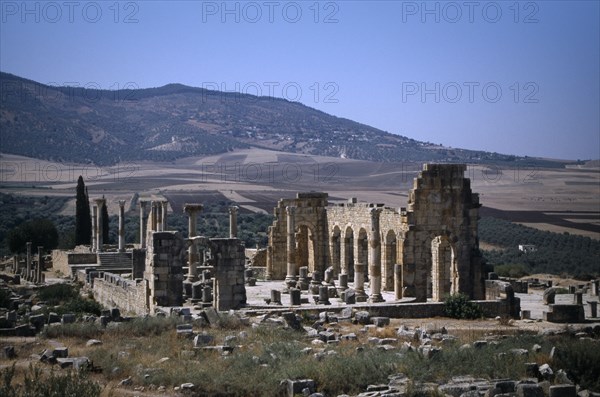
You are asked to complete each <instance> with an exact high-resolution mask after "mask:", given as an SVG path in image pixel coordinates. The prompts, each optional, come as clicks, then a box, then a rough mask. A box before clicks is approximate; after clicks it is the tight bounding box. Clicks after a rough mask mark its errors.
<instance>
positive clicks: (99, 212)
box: [95, 198, 106, 252]
mask: <svg viewBox="0 0 600 397" xmlns="http://www.w3.org/2000/svg"><path fill="white" fill-rule="evenodd" d="M95 201H96V206H97V207H98V210H97V214H96V215H97V220H96V245H97V247H96V252H102V249H103V248H104V247H103V246H104V242H103V241H102V208H103V207H104V205H105V204H106V199H103V198H99V199H96V200H95Z"/></svg>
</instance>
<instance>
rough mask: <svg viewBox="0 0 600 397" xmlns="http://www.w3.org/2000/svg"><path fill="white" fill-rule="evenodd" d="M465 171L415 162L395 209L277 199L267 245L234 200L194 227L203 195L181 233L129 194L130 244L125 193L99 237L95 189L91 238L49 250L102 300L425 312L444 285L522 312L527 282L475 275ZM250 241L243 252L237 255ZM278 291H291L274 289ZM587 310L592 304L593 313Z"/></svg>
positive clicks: (162, 202)
mask: <svg viewBox="0 0 600 397" xmlns="http://www.w3.org/2000/svg"><path fill="white" fill-rule="evenodd" d="M465 171H466V166H465V165H462V164H425V165H424V167H423V170H422V171H421V172H420V173H419V174H418V176H417V177H416V178H415V179H414V183H413V187H412V188H411V189H410V191H409V192H408V203H407V206H406V207H405V208H404V207H402V208H391V207H387V206H385V205H384V204H376V203H359V202H357V200H356V199H350V200H348V202H344V203H340V202H334V203H331V202H329V200H328V194H327V193H322V192H307V193H298V194H297V195H296V197H295V198H282V199H280V200H279V202H278V203H277V206H276V207H275V209H274V216H275V219H274V221H273V224H272V225H271V226H269V228H268V239H269V243H268V246H267V247H266V248H262V249H259V248H258V247H257V249H245V248H244V244H243V242H242V241H241V240H239V239H238V238H237V235H238V229H237V214H238V208H237V207H231V208H230V210H229V227H230V229H229V238H211V237H210V236H198V235H197V230H196V222H197V218H198V217H199V216H201V215H202V210H203V205H202V204H200V203H187V204H185V205H184V206H183V208H182V210H183V212H184V213H185V214H186V215H187V216H188V229H189V230H188V238H183V236H182V235H181V232H180V231H176V230H169V226H168V222H167V215H168V211H169V210H170V207H169V202H168V201H167V200H166V198H164V197H163V196H160V195H158V194H154V195H151V196H146V197H137V196H136V197H137V198H138V199H137V204H138V206H139V211H140V244H136V245H132V244H129V245H127V244H126V241H125V234H124V217H125V208H124V207H125V202H124V201H122V200H121V201H119V202H118V204H119V234H118V236H119V239H118V245H115V246H111V245H108V244H105V243H104V242H103V241H102V225H101V222H100V221H99V219H100V216H99V214H101V211H102V207H103V206H105V205H106V200H105V199H104V198H98V199H95V200H93V203H94V205H93V211H92V231H93V241H92V244H91V245H90V246H89V247H87V246H80V247H78V248H77V249H76V250H74V251H69V252H65V251H60V250H56V251H54V252H53V257H52V261H53V266H54V268H55V269H58V270H61V271H62V272H63V273H64V274H70V275H72V276H74V277H76V278H78V279H79V280H80V281H82V282H85V283H86V284H87V285H88V287H89V288H90V289H91V290H92V291H93V293H94V296H95V298H96V299H97V300H98V301H99V302H100V303H102V304H103V305H104V306H106V307H114V308H119V309H121V310H122V311H123V312H126V313H131V314H137V315H143V314H155V313H159V312H168V311H169V310H172V308H177V307H182V306H190V307H193V308H194V309H198V310H202V309H205V308H213V309H216V310H217V311H227V310H231V309H241V308H246V309H258V310H264V309H265V308H276V307H277V306H281V305H288V304H289V306H290V307H294V310H301V309H307V310H310V309H311V307H314V306H315V305H338V306H339V305H340V304H341V305H356V304H359V305H362V306H361V307H363V308H364V310H369V311H370V312H371V313H373V314H377V315H380V316H388V317H402V316H407V317H429V316H441V315H444V311H443V310H444V309H443V304H442V303H441V302H442V301H443V300H444V299H445V298H446V297H447V296H448V295H450V294H454V293H463V294H466V295H467V296H468V297H469V298H470V299H472V300H474V301H477V304H478V305H479V306H480V307H481V308H482V310H483V312H484V313H485V314H486V315H487V316H497V315H500V316H503V317H504V316H506V317H514V318H517V317H519V316H520V315H522V316H526V315H529V313H521V310H520V301H519V298H518V297H516V296H515V293H523V292H525V293H526V292H527V283H525V285H524V286H523V283H522V282H507V281H503V280H498V277H497V276H496V275H495V274H494V273H490V274H489V275H488V276H489V278H488V279H487V280H486V279H485V277H484V274H485V269H484V265H483V263H482V258H481V256H480V252H479V241H478V234H477V233H478V229H477V221H478V217H479V207H480V204H479V196H478V195H477V194H476V193H473V192H472V191H471V187H470V181H469V179H467V178H465V177H464V173H465ZM132 205H133V202H132ZM147 210H148V211H147ZM249 252H253V255H254V257H253V258H246V254H247V253H249ZM40 257H41V258H42V261H41V262H42V264H41V265H39V264H38V265H35V264H34V262H33V261H32V259H31V258H32V255H31V247H30V246H28V255H27V260H26V261H23V264H22V265H21V262H19V261H18V260H17V259H16V260H15V266H14V267H15V269H16V272H15V273H18V274H19V275H20V276H21V277H23V278H25V279H26V280H28V281H32V282H38V283H39V282H43V273H42V271H41V270H40V269H43V256H41V255H40ZM38 262H39V261H38ZM40 274H41V275H40ZM268 280H275V281H277V280H280V281H278V282H277V283H276V284H269V287H268V288H269V289H268V290H267V294H268V293H269V291H270V295H265V296H264V297H263V298H262V299H264V302H265V303H264V304H257V303H256V294H254V295H253V296H254V299H255V301H253V303H252V305H251V306H250V305H249V303H248V297H247V288H254V287H258V286H259V285H258V284H260V283H264V282H266V281H268ZM275 285H278V287H275ZM594 287H595V288H596V290H597V289H598V286H597V285H594ZM282 293H283V294H284V297H285V295H288V296H289V298H288V297H285V299H284V300H282ZM596 296H597V295H596ZM385 300H387V302H386V301H385ZM579 300H581V299H579ZM592 300H593V299H592ZM259 301H260V298H259ZM593 301H594V302H595V300H593ZM288 302H289V303H288ZM575 303H576V305H575V306H581V302H579V301H577V302H575ZM588 306H590V308H591V307H592V305H591V304H590V303H589V302H588ZM550 309H551V310H550V311H551V312H552V314H549V315H547V317H548V319H550V318H555V319H556V320H557V321H561V320H562V319H563V318H564V317H565V315H561V314H560V313H559V312H560V311H561V309H563V308H562V307H560V306H557V305H554V306H552V307H550ZM566 309H568V310H570V311H572V309H573V307H566ZM595 309H596V305H595V303H594V305H593V312H592V313H593V314H594V315H596V310H595ZM590 310H592V309H590ZM581 313H582V311H581V309H580V308H577V313H576V315H572V316H568V317H569V319H572V318H576V319H578V320H581Z"/></svg>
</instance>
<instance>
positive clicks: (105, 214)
mask: <svg viewBox="0 0 600 397" xmlns="http://www.w3.org/2000/svg"><path fill="white" fill-rule="evenodd" d="M102 198H104V196H102ZM102 241H103V243H104V244H109V243H110V241H108V209H107V208H106V202H104V205H103V206H102Z"/></svg>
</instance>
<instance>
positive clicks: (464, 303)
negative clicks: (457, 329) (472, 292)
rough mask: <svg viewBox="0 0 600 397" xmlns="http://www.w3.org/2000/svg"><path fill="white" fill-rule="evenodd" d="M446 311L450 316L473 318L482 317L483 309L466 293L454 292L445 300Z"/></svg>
mask: <svg viewBox="0 0 600 397" xmlns="http://www.w3.org/2000/svg"><path fill="white" fill-rule="evenodd" d="M444 311H445V312H446V315H447V316H448V317H452V318H459V319H467V320H473V319H476V318H481V317H482V316H483V311H482V310H481V308H480V307H479V306H477V304H476V303H474V302H471V301H470V300H469V297H468V296H466V295H464V294H453V295H450V296H448V297H447V298H446V300H445V301H444Z"/></svg>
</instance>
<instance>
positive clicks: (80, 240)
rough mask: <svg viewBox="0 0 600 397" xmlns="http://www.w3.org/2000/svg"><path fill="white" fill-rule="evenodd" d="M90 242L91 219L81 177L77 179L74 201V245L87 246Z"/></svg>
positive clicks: (85, 190)
mask: <svg viewBox="0 0 600 397" xmlns="http://www.w3.org/2000/svg"><path fill="white" fill-rule="evenodd" d="M91 240H92V218H91V216H90V202H89V200H88V196H87V189H86V187H85V183H84V182H83V177H82V176H81V175H79V179H77V196H76V201H75V245H82V244H83V245H89V244H90V242H91Z"/></svg>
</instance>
